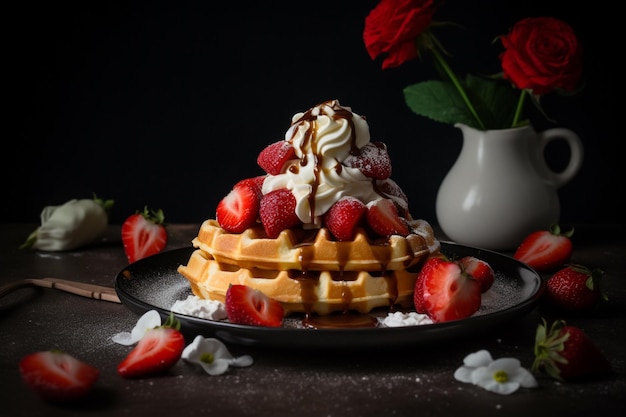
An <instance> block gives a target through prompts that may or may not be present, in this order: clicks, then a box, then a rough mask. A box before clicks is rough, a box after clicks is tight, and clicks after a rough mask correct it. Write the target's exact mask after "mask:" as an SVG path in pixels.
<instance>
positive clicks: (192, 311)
mask: <svg viewBox="0 0 626 417" xmlns="http://www.w3.org/2000/svg"><path fill="white" fill-rule="evenodd" d="M170 310H171V311H172V312H174V313H179V314H185V315H187V316H193V317H199V318H201V319H207V320H215V321H217V320H224V319H225V318H226V317H227V314H226V309H225V307H224V304H223V303H221V302H219V301H215V300H205V299H202V298H200V297H198V296H197V295H190V296H188V297H187V299H186V300H176V301H175V302H174V304H173V305H172V307H171V308H170Z"/></svg>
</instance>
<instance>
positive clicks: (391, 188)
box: [375, 178, 409, 218]
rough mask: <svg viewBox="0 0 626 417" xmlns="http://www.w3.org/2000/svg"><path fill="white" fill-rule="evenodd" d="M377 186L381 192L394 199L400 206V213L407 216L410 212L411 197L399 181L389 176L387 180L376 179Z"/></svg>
mask: <svg viewBox="0 0 626 417" xmlns="http://www.w3.org/2000/svg"><path fill="white" fill-rule="evenodd" d="M375 187H376V190H377V191H378V193H379V194H382V195H383V196H384V197H387V198H390V199H392V200H393V202H394V203H396V206H398V214H400V216H402V217H405V218H406V216H407V214H408V212H409V198H408V197H407V196H406V194H405V193H404V191H403V190H402V188H400V186H399V185H398V183H396V182H395V181H394V180H392V179H391V178H387V179H386V180H382V181H376V184H375Z"/></svg>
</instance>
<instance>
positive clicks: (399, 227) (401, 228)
mask: <svg viewBox="0 0 626 417" xmlns="http://www.w3.org/2000/svg"><path fill="white" fill-rule="evenodd" d="M365 216H366V220H367V224H368V225H369V226H370V227H371V228H372V230H373V231H374V232H376V233H377V234H378V235H380V236H384V237H389V236H391V235H401V236H406V235H408V234H409V226H408V225H407V222H406V221H405V220H404V219H403V218H402V217H400V215H399V214H398V208H397V207H396V205H395V204H394V202H393V200H390V199H388V198H379V199H377V200H374V201H371V202H369V203H368V204H367V212H366V214H365Z"/></svg>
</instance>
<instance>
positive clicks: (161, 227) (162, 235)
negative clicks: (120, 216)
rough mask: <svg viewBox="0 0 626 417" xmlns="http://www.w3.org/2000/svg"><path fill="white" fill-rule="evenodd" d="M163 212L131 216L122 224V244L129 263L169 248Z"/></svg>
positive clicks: (145, 210)
mask: <svg viewBox="0 0 626 417" xmlns="http://www.w3.org/2000/svg"><path fill="white" fill-rule="evenodd" d="M164 221H165V215H164V214H163V210H161V209H159V210H158V211H154V210H150V209H148V207H147V206H146V207H144V209H143V211H142V212H140V211H137V212H136V213H135V214H131V215H130V216H129V217H127V218H126V220H125V221H124V223H122V243H123V244H124V251H125V252H126V257H127V258H128V262H130V263H133V262H136V261H138V260H140V259H143V258H145V257H148V256H151V255H155V254H157V253H159V252H161V251H162V250H163V249H165V247H166V246H167V230H166V228H165V224H164Z"/></svg>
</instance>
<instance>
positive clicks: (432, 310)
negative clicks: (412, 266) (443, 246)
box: [414, 257, 481, 323]
mask: <svg viewBox="0 0 626 417" xmlns="http://www.w3.org/2000/svg"><path fill="white" fill-rule="evenodd" d="M429 264H433V265H429ZM422 275H423V276H422ZM420 280H421V281H422V283H421V284H420V286H421V288H419V289H418V290H421V291H422V293H421V295H418V296H415V295H414V301H415V297H418V302H417V303H416V304H420V303H422V302H423V309H424V310H425V311H426V314H428V316H429V317H430V318H431V319H432V320H433V321H434V322H436V323H440V322H445V321H450V320H459V319H463V318H466V317H469V316H471V315H472V314H474V313H475V312H476V311H478V309H479V308H480V304H481V292H480V291H481V288H480V283H479V282H478V281H476V280H475V279H474V278H473V277H471V276H470V275H468V274H467V273H466V272H464V271H463V270H462V269H461V267H460V265H459V264H458V263H457V262H454V261H451V260H449V259H439V258H435V257H434V258H429V259H428V260H427V261H426V263H425V264H424V267H423V268H422V270H421V271H420V273H419V274H418V278H417V281H420ZM419 297H422V299H423V301H420V300H419Z"/></svg>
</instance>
